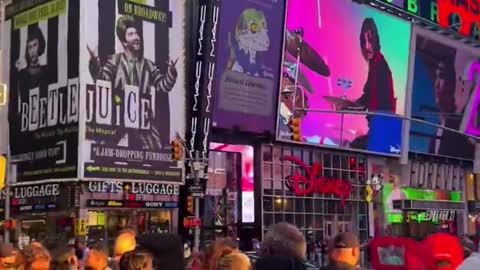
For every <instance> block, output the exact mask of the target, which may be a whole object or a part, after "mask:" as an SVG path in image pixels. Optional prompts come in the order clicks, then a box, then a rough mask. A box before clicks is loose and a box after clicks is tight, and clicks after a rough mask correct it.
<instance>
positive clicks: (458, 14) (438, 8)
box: [377, 0, 480, 39]
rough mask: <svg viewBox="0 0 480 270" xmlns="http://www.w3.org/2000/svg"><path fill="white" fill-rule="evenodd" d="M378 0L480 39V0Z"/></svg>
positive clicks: (464, 34)
mask: <svg viewBox="0 0 480 270" xmlns="http://www.w3.org/2000/svg"><path fill="white" fill-rule="evenodd" d="M377 2H383V3H386V4H391V5H395V6H397V7H399V8H401V9H402V10H404V11H406V12H408V13H410V14H413V15H416V16H419V17H421V18H423V19H425V20H427V21H429V22H431V23H434V24H437V25H439V26H441V27H443V28H449V29H452V30H455V31H457V32H458V33H459V34H461V35H463V36H468V37H472V38H474V39H479V23H480V1H478V0H463V1H460V0H457V1H453V0H452V1H446V0H444V1H438V0H404V1H394V0H377Z"/></svg>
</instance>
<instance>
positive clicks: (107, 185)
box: [88, 181, 180, 195]
mask: <svg viewBox="0 0 480 270" xmlns="http://www.w3.org/2000/svg"><path fill="white" fill-rule="evenodd" d="M88 191H90V192H92V193H122V192H124V191H126V192H129V193H130V194H143V195H178V194H180V186H179V185H172V184H158V183H136V182H132V183H126V182H121V181H102V182H99V181H97V182H94V181H92V182H89V183H88Z"/></svg>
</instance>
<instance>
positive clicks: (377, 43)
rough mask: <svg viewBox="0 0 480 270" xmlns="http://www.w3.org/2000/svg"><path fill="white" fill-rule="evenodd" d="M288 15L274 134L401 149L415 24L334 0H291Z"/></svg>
mask: <svg viewBox="0 0 480 270" xmlns="http://www.w3.org/2000/svg"><path fill="white" fill-rule="evenodd" d="M339 14H342V16H339ZM345 18H348V19H345ZM286 20H287V22H286V30H285V31H286V34H285V50H284V59H283V74H282V75H283V77H282V81H281V86H280V103H279V109H278V125H277V138H278V139H279V140H282V141H292V140H293V139H294V138H295V137H296V139H295V140H296V141H298V142H302V143H310V144H316V145H322V146H330V147H336V148H350V149H352V148H353V149H357V150H360V151H368V152H375V153H379V154H386V155H399V154H400V149H401V134H402V120H401V119H400V118H401V117H402V116H403V115H404V113H405V89H406V84H407V71H408V69H407V66H408V55H409V49H410V32H411V26H410V24H409V23H408V22H406V21H403V20H401V19H398V18H395V17H394V16H391V15H388V14H385V13H382V12H380V11H377V10H375V9H373V8H370V7H367V6H363V5H358V4H355V3H353V2H352V1H329V0H319V1H317V0H306V1H289V3H288V7H287V19H286ZM349 112H351V113H349ZM372 113H377V114H376V115H375V114H372ZM298 120H300V122H301V124H300V130H301V136H294V135H295V133H294V132H293V128H292V127H291V125H292V122H298Z"/></svg>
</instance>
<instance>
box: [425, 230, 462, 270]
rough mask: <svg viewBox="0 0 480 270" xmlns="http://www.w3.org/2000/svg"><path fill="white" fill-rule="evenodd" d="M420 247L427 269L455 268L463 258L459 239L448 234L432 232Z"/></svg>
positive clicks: (447, 269) (449, 269)
mask: <svg viewBox="0 0 480 270" xmlns="http://www.w3.org/2000/svg"><path fill="white" fill-rule="evenodd" d="M421 247H422V251H423V252H424V254H423V255H424V261H425V263H426V266H427V269H428V270H456V269H457V267H458V266H459V265H460V264H461V263H462V262H463V259H464V254H463V247H462V245H461V244H460V240H459V239H458V238H457V237H455V236H453V235H450V234H446V233H436V234H432V235H430V236H429V237H427V238H426V239H425V240H423V242H422V244H421Z"/></svg>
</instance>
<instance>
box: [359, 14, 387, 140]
mask: <svg viewBox="0 0 480 270" xmlns="http://www.w3.org/2000/svg"><path fill="white" fill-rule="evenodd" d="M360 48H361V52H362V55H363V58H364V59H365V60H366V61H367V62H368V75H367V81H366V82H365V85H364V87H363V94H362V96H361V97H360V98H359V99H358V100H357V101H356V103H358V104H360V105H361V106H362V107H363V109H364V110H367V111H369V112H383V113H395V111H396V101H395V91H394V87H393V76H392V71H391V70H390V67H389V66H388V63H387V60H386V59H385V57H384V56H383V54H382V52H381V44H380V36H379V33H378V29H377V25H376V23H375V21H374V20H373V19H372V18H365V20H364V21H363V24H362V28H361V31H360ZM367 121H368V125H369V130H370V129H371V126H372V125H371V124H372V116H367ZM368 144H369V134H366V135H363V136H360V137H357V138H356V139H355V140H354V141H353V142H352V144H351V147H353V148H360V149H367V148H368Z"/></svg>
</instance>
